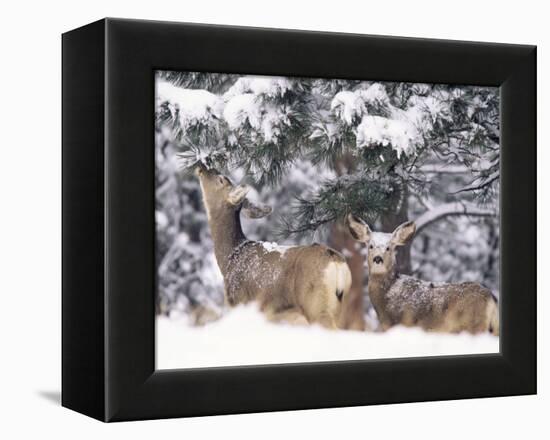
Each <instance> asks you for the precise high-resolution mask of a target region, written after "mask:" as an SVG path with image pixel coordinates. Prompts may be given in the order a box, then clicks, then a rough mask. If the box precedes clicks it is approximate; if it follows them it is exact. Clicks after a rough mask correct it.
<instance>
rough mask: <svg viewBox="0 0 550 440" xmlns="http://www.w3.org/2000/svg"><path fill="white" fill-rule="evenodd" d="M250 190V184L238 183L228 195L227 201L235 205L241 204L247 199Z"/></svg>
mask: <svg viewBox="0 0 550 440" xmlns="http://www.w3.org/2000/svg"><path fill="white" fill-rule="evenodd" d="M248 191H250V188H249V187H248V186H245V185H237V186H236V187H235V188H233V189H232V190H231V191H230V192H229V194H228V195H227V201H228V202H229V203H231V204H232V205H233V206H239V205H240V204H241V203H243V201H244V200H245V197H246V195H247V194H248Z"/></svg>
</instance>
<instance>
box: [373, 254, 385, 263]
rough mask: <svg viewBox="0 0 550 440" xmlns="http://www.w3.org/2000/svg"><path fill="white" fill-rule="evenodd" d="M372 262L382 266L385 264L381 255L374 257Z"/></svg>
mask: <svg viewBox="0 0 550 440" xmlns="http://www.w3.org/2000/svg"><path fill="white" fill-rule="evenodd" d="M372 261H374V262H375V263H376V264H382V263H383V262H384V260H382V257H381V256H380V255H377V256H376V257H374V258H373V259H372Z"/></svg>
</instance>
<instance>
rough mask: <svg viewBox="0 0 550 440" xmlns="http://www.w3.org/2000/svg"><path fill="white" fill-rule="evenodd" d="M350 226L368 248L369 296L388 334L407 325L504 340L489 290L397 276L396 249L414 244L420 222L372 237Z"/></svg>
mask: <svg viewBox="0 0 550 440" xmlns="http://www.w3.org/2000/svg"><path fill="white" fill-rule="evenodd" d="M347 221H348V226H349V230H350V232H351V235H352V236H353V238H355V239H356V240H357V241H360V242H362V243H365V244H366V245H368V259H367V262H368V272H369V284H368V293H369V297H370V300H371V302H372V305H373V306H374V309H375V310H376V313H377V314H378V319H379V320H380V324H381V327H382V328H383V329H384V330H386V329H388V328H389V327H391V326H393V325H397V324H401V325H405V326H419V327H422V328H423V329H424V330H431V331H440V332H453V333H457V332H462V331H467V332H470V333H481V332H487V331H488V332H491V333H493V334H495V335H498V334H499V317H498V305H497V302H496V300H495V298H494V297H493V295H492V293H491V291H490V290H489V289H487V288H485V287H483V286H481V285H480V284H477V283H460V284H447V283H431V282H427V281H422V280H419V279H417V278H413V277H409V276H403V275H399V274H398V273H397V271H396V264H395V261H396V260H395V252H396V248H397V247H398V246H403V245H405V244H407V243H408V242H409V241H410V240H411V239H412V237H413V236H414V233H415V231H416V226H415V223H414V222H412V221H409V222H406V223H403V224H402V225H401V226H398V227H397V228H396V229H395V231H393V233H392V234H386V233H382V232H372V231H371V230H370V228H369V227H368V225H367V224H366V223H365V222H363V221H362V220H360V219H358V218H356V217H354V216H353V215H351V214H350V215H348V218H347Z"/></svg>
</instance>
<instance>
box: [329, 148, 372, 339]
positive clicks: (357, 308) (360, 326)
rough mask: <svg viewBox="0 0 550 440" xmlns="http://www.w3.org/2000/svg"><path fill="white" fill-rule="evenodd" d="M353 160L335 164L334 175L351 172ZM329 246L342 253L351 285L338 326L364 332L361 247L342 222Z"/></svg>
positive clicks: (363, 270) (331, 234) (333, 228)
mask: <svg viewBox="0 0 550 440" xmlns="http://www.w3.org/2000/svg"><path fill="white" fill-rule="evenodd" d="M353 169H354V164H353V159H352V158H351V157H344V158H342V159H341V160H339V161H338V162H337V163H336V164H335V171H336V173H337V174H338V175H339V176H341V175H343V174H346V173H350V172H352V171H353ZM329 245H330V246H331V247H332V248H334V249H336V250H338V251H340V252H342V253H343V254H344V255H345V256H346V261H347V263H348V266H349V268H350V271H351V277H352V285H351V289H350V291H349V294H348V295H346V296H345V297H344V299H343V302H342V317H341V319H340V323H339V326H340V327H341V328H344V329H349V330H361V331H362V330H365V316H364V313H365V310H364V301H363V295H364V282H365V258H364V257H363V255H362V254H361V246H358V243H357V242H356V241H355V240H354V239H353V238H352V237H351V235H350V233H349V231H348V228H347V226H346V225H345V223H344V222H338V223H335V224H333V225H332V227H331V233H330V238H329Z"/></svg>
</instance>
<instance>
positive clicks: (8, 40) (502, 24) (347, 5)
mask: <svg viewBox="0 0 550 440" xmlns="http://www.w3.org/2000/svg"><path fill="white" fill-rule="evenodd" d="M140 3H141V4H139V2H136V1H119V2H117V3H116V4H115V2H114V1H113V0H109V1H104V0H93V1H92V0H89V1H83V2H79V1H74V0H73V1H66V2H61V1H53V0H50V1H43V2H38V1H36V2H26V1H17V2H10V1H5V2H2V6H0V16H1V17H2V24H1V26H0V32H1V38H0V47H1V51H0V60H1V62H2V68H1V69H0V75H1V81H0V87H1V89H0V90H1V92H0V109H1V112H2V114H1V118H0V124H1V128H2V136H1V137H0V148H1V156H0V193H1V199H0V200H1V211H0V213H1V215H0V292H1V294H2V300H1V302H0V310H2V313H1V314H0V316H1V318H0V326H1V332H0V338H1V340H0V341H1V351H0V353H1V355H2V362H1V363H0V368H1V374H0V384H1V385H0V404H1V405H2V408H0V437H2V438H6V439H11V438H37V437H39V436H40V438H50V437H53V436H55V437H56V438H78V439H88V438H90V439H92V438H93V439H97V438H121V436H122V438H126V437H128V438H130V437H131V438H133V439H140V438H143V439H150V438H153V437H154V438H162V437H163V436H166V437H168V436H178V437H179V438H186V439H198V438H201V439H202V438H216V437H223V438H233V437H239V438H258V437H261V438H262V439H270V438H284V437H287V438H293V439H294V438H300V437H301V436H307V437H308V438H309V437H316V438H331V439H334V438H338V439H340V440H343V439H345V438H347V437H353V438H365V439H369V438H370V439H374V438H384V439H392V438H399V437H404V438H407V439H415V438H423V439H429V438H434V439H435V438H437V439H447V438H448V439H455V438H456V439H458V438H460V439H463V438H464V437H465V436H471V437H472V438H485V439H488V438H512V437H513V438H516V437H522V438H525V437H526V436H529V435H532V434H535V437H534V438H543V437H544V435H543V433H545V434H546V435H548V432H550V428H549V424H550V421H549V419H548V414H549V413H548V404H549V398H548V393H549V391H550V385H549V379H548V368H549V362H548V361H549V350H548V342H547V341H548V332H549V324H548V323H549V319H546V317H542V314H543V313H544V311H545V310H548V304H549V301H548V297H547V296H545V293H547V290H548V286H549V283H548V280H547V279H545V278H544V273H545V271H546V267H547V265H548V262H549V259H548V257H547V252H545V246H547V245H549V244H550V243H549V240H548V228H545V227H544V226H545V225H546V224H548V209H547V205H548V204H547V203H546V204H545V203H544V199H543V197H544V195H545V194H548V192H549V190H550V181H549V179H550V177H549V173H547V172H546V173H543V171H544V169H545V166H546V165H547V164H548V163H549V157H548V156H549V153H548V149H547V148H544V146H547V145H548V141H549V139H548V131H547V126H548V125H547V124H548V121H549V118H550V114H549V112H548V110H547V106H546V105H545V104H548V102H549V101H548V98H549V96H548V90H549V86H548V80H547V79H548V76H549V74H550V71H549V69H548V58H547V57H546V48H547V45H548V43H549V39H548V34H549V32H548V13H545V11H544V6H543V5H544V2H535V1H527V0H523V1H521V2H517V1H516V2H510V3H505V2H504V1H502V0H501V1H498V2H482V1H479V0H477V1H467V0H460V1H455V2H447V3H444V2H442V1H431V2H428V1H420V0H415V1H406V0H405V1H395V0H394V1H376V2H368V1H366V0H362V1H357V2H352V1H346V0H334V1H330V2H320V1H316V2H311V3H310V4H308V3H306V2H299V1H298V0H289V1H287V0H284V1H283V0H268V1H264V2H262V1H260V0H255V1H244V0H230V1H227V0H226V1H221V0H220V1H213V0H211V1H201V0H196V1H192V0H188V1H184V0H179V1H164V0H155V1H149V2H140ZM104 16H112V17H126V18H146V19H157V20H172V21H190V22H202V23H222V24H238V25H249V26H266V27H283V28H295V29H311V30H323V31H343V32H355V33H369V34H383V35H400V36H411V37H433V38H449V39H464V40H479V41H497V42H509V43H526V44H537V45H538V47H539V48H538V77H539V79H540V80H539V85H538V87H539V92H538V93H539V94H538V98H539V99H538V101H539V111H538V123H539V127H540V129H539V138H538V139H539V146H540V148H539V152H538V167H539V179H538V185H539V186H538V187H539V197H538V199H539V206H540V210H539V228H538V247H539V255H538V256H539V260H538V261H539V264H538V266H539V267H538V269H539V276H538V282H539V293H541V294H540V295H539V337H538V341H539V342H538V346H539V395H538V396H528V397H513V398H498V399H494V398H493V399H477V400H464V401H453V402H432V403H417V404H401V405H384V406H372V407H359V408H341V409H329V410H315V411H298V412H280V413H270V414H251V415H238V416H223V417H205V418H195V419H174V420H161V421H147V422H133V423H119V424H111V425H105V424H101V423H99V422H96V421H93V420H91V419H89V418H86V417H84V416H82V415H79V414H77V413H74V412H71V411H69V410H66V409H63V408H61V407H60V406H59V404H58V400H59V390H60V364H61V344H60V342H61V331H60V329H61V324H60V323H61V314H60V311H61V148H60V145H61V39H60V34H61V33H62V32H64V31H67V30H70V29H72V28H75V27H78V26H80V25H83V24H85V23H88V22H91V21H94V20H97V19H99V18H102V17H104ZM365 62H368V60H365ZM517 257H518V258H519V259H521V258H522V257H521V255H518V256H517ZM545 343H546V347H545V346H544V344H545ZM545 373H546V374H545ZM472 379H473V380H475V377H474V378H472ZM319 386H322V384H319ZM545 406H547V408H546V410H545V409H544V407H545Z"/></svg>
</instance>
